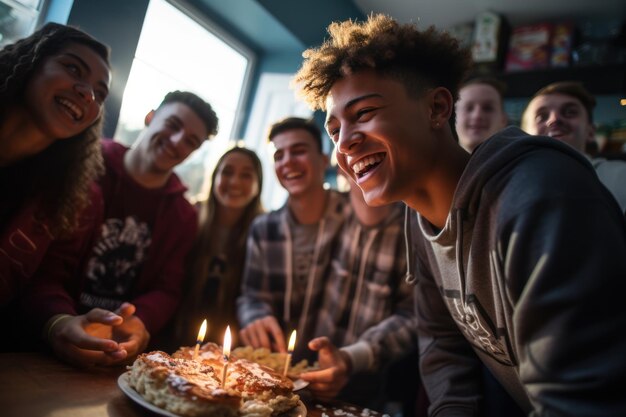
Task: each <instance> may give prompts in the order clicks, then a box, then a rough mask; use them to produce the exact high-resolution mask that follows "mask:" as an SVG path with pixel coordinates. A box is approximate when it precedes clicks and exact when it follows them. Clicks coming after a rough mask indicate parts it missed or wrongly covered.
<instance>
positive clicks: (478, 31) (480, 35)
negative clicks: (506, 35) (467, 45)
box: [472, 12, 502, 64]
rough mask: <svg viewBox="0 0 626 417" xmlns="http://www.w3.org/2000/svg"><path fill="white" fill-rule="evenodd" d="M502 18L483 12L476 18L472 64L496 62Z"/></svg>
mask: <svg viewBox="0 0 626 417" xmlns="http://www.w3.org/2000/svg"><path fill="white" fill-rule="evenodd" d="M501 26H502V18H501V17H500V16H498V15H497V14H495V13H491V12H484V13H481V14H479V15H478V16H477V17H476V26H475V28H474V42H473V44H472V59H473V60H474V63H476V64H480V63H491V62H496V61H497V60H498V50H499V49H500V48H499V44H498V43H499V42H500V30H501Z"/></svg>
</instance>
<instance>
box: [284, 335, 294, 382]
mask: <svg viewBox="0 0 626 417" xmlns="http://www.w3.org/2000/svg"><path fill="white" fill-rule="evenodd" d="M295 346H296V331H295V330H294V331H292V332H291V336H289V344H288V345H287V355H285V366H284V367H283V376H284V377H287V371H288V370H289V365H290V363H291V352H293V349H294V347H295Z"/></svg>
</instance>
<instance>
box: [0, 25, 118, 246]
mask: <svg viewBox="0 0 626 417" xmlns="http://www.w3.org/2000/svg"><path fill="white" fill-rule="evenodd" d="M71 42H73V43H80V44H82V45H86V46H88V47H90V48H91V49H92V50H93V51H95V52H96V53H97V54H98V55H99V56H101V57H102V58H103V59H104V60H105V62H106V63H107V65H109V48H108V47H107V46H105V45H104V44H102V43H100V42H99V41H97V40H96V39H94V38H93V37H91V36H90V35H88V34H86V33H85V32H83V31H81V30H79V29H76V28H73V27H70V26H66V25H61V24H57V23H48V24H46V25H45V26H43V27H42V28H41V29H39V30H38V31H36V32H34V33H33V34H32V35H30V36H28V37H26V38H24V39H21V40H19V41H17V42H15V43H13V44H10V45H7V46H5V47H4V48H3V49H2V50H0V123H2V122H3V121H4V119H5V118H6V117H7V111H8V109H9V108H10V107H11V106H13V105H14V104H15V103H18V102H20V101H21V100H23V96H24V92H25V90H26V86H27V85H28V83H29V82H30V81H31V79H32V77H33V75H34V74H36V72H37V70H38V69H39V68H40V67H41V65H43V63H44V62H45V61H46V60H47V59H48V58H49V57H50V56H53V55H54V54H56V53H58V52H59V51H60V50H61V49H62V48H64V47H65V46H66V45H67V44H68V43H71ZM103 117H104V116H103V115H101V116H100V117H99V118H98V119H97V120H96V121H95V122H94V123H93V124H92V125H91V126H90V127H89V128H87V129H86V130H85V131H83V132H81V133H79V134H78V135H75V136H73V137H71V138H67V139H64V140H58V141H55V142H54V144H52V145H51V146H49V147H48V148H46V149H45V150H44V151H42V152H40V153H38V154H37V155H34V156H32V157H29V158H27V159H25V160H23V161H20V162H18V163H16V164H13V165H11V166H8V167H4V168H2V169H0V192H1V193H2V195H4V196H10V200H11V201H10V203H8V204H4V203H3V204H1V205H0V214H1V215H2V217H1V218H2V219H3V220H2V221H3V222H5V221H6V220H7V219H10V218H11V217H12V215H14V214H15V213H16V212H17V211H19V210H20V209H21V208H23V207H24V205H25V204H28V203H31V202H33V201H35V200H38V201H39V206H38V210H37V215H38V217H40V219H41V220H45V221H46V223H48V224H49V226H50V230H51V231H52V232H53V234H54V235H57V236H64V235H67V234H69V233H71V232H72V231H73V230H74V228H75V227H76V225H77V221H78V213H79V212H80V211H81V210H82V209H83V208H84V207H85V206H86V205H87V204H88V202H89V197H90V196H89V190H90V184H91V183H92V181H93V180H94V179H96V178H97V177H98V176H99V175H101V174H102V173H103V171H104V165H103V160H102V154H101V150H100V138H101V132H102V122H103Z"/></svg>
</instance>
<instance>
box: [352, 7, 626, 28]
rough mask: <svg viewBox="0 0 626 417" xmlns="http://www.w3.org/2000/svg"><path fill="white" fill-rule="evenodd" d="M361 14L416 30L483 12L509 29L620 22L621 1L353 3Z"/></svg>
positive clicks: (625, 12)
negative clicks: (540, 24)
mask: <svg viewBox="0 0 626 417" xmlns="http://www.w3.org/2000/svg"><path fill="white" fill-rule="evenodd" d="M353 1H354V3H355V4H356V5H357V7H358V8H359V9H361V11H363V13H364V14H366V15H367V14H369V13H371V12H377V13H385V14H388V15H390V16H392V17H394V18H395V19H397V20H399V21H401V22H403V23H409V22H417V23H418V25H419V26H420V27H427V26H430V25H435V26H437V27H438V28H440V29H445V28H448V27H450V26H452V25H455V24H457V23H465V22H470V21H473V20H474V18H475V17H476V16H477V15H478V14H479V13H481V12H483V11H487V10H489V11H492V12H496V13H499V14H501V15H503V16H505V17H506V18H507V20H508V21H509V23H510V24H511V25H514V26H515V25H519V24H527V23H536V22H538V21H542V20H564V19H572V20H581V19H595V18H597V19H612V18H615V19H624V18H625V17H626V1H625V0H353Z"/></svg>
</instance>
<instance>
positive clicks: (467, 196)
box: [451, 127, 593, 216]
mask: <svg viewBox="0 0 626 417" xmlns="http://www.w3.org/2000/svg"><path fill="white" fill-rule="evenodd" d="M545 148H548V149H555V150H558V151H559V152H565V153H568V154H569V155H571V156H572V157H573V158H575V159H576V160H578V161H580V163H581V164H582V165H584V166H585V167H587V168H588V169H589V170H590V171H592V172H593V168H592V166H591V165H590V163H589V161H588V160H587V158H585V156H584V155H582V154H581V153H579V152H578V151H576V150H575V149H574V148H572V147H571V146H569V145H566V144H564V143H562V142H560V141H558V140H555V139H552V138H549V137H543V136H531V135H528V134H526V133H525V132H524V131H522V130H520V129H519V128H517V127H508V128H506V129H504V130H502V131H501V132H499V133H498V134H497V135H495V136H492V137H491V138H490V139H488V140H487V141H485V142H483V143H482V144H481V145H480V146H479V147H478V148H476V150H475V151H474V153H473V154H472V157H471V158H470V160H469V162H468V164H467V166H466V167H465V171H464V172H463V175H462V176H461V178H460V180H459V184H458V185H457V189H456V192H455V196H454V200H453V202H452V210H451V211H457V210H463V211H464V212H467V214H468V215H470V216H471V215H472V214H474V213H475V210H476V208H477V204H478V201H479V198H480V194H481V191H482V189H483V187H484V186H485V184H486V183H487V182H488V181H491V179H492V178H494V177H498V176H505V175H507V173H508V172H510V170H511V168H512V166H513V165H514V164H513V162H514V161H515V160H516V159H518V158H522V157H523V156H525V155H526V154H527V153H529V152H536V151H537V150H538V149H545Z"/></svg>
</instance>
